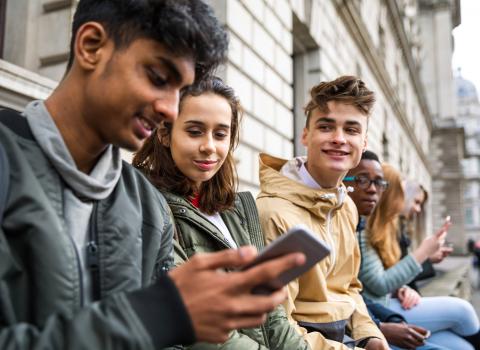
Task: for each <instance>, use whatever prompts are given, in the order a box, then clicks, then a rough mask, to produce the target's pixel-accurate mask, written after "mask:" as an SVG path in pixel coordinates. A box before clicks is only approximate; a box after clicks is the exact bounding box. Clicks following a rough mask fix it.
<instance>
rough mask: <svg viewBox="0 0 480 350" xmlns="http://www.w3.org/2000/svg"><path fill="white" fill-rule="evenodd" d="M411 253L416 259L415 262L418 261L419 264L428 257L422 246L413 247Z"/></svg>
mask: <svg viewBox="0 0 480 350" xmlns="http://www.w3.org/2000/svg"><path fill="white" fill-rule="evenodd" d="M412 255H413V257H414V259H415V260H416V261H417V263H419V264H420V265H421V264H423V263H424V262H425V261H426V260H427V259H428V257H429V254H428V252H427V251H426V250H425V249H423V247H422V246H420V247H418V248H417V249H415V251H414V252H413V253H412Z"/></svg>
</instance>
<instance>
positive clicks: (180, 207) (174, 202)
mask: <svg viewBox="0 0 480 350" xmlns="http://www.w3.org/2000/svg"><path fill="white" fill-rule="evenodd" d="M162 194H163V196H164V197H165V199H166V200H167V203H168V205H169V206H170V209H171V210H172V213H173V215H174V219H175V216H183V217H185V218H188V219H189V222H190V224H192V225H196V226H197V227H199V228H201V229H202V230H203V231H204V232H206V233H207V234H209V235H212V236H214V237H215V239H220V240H222V241H224V243H225V247H226V248H232V247H230V246H229V244H228V242H227V241H226V240H225V239H224V237H223V234H222V233H221V232H220V230H219V229H218V228H217V226H215V225H214V224H213V223H212V222H211V221H210V220H208V219H207V218H206V217H205V216H204V215H203V214H202V213H201V212H200V210H199V209H198V208H196V207H195V206H194V205H193V204H192V203H191V202H190V201H189V200H188V199H187V198H184V197H182V196H180V195H178V194H175V193H172V192H166V191H162ZM233 210H234V211H235V212H236V214H237V215H238V217H239V218H240V220H241V221H242V225H243V220H245V218H242V215H241V214H240V213H239V212H238V209H236V208H234V209H233ZM229 212H230V211H227V212H224V213H220V215H221V216H222V219H223V220H224V222H225V225H226V226H227V228H228V230H229V231H230V234H231V235H232V236H233V238H234V240H235V242H236V243H237V245H238V246H241V245H246V244H251V242H250V240H249V239H248V238H246V236H245V235H242V234H241V233H240V232H238V230H237V229H235V228H234V227H232V226H231V225H230V220H229V218H230V217H231V216H230V215H229V214H228V213H229Z"/></svg>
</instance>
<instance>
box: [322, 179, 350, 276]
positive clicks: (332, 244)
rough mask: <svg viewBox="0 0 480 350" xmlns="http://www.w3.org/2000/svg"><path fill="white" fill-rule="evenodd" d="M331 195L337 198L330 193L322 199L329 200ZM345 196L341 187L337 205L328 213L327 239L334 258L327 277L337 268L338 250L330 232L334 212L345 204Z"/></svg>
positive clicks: (337, 196)
mask: <svg viewBox="0 0 480 350" xmlns="http://www.w3.org/2000/svg"><path fill="white" fill-rule="evenodd" d="M329 195H333V196H335V195H334V194H333V193H328V194H325V195H323V196H322V197H323V198H325V199H327V198H328V197H329ZM345 195H346V193H345V192H343V187H339V188H338V193H337V195H336V196H335V197H336V198H337V205H335V206H334V207H333V208H330V210H329V211H328V213H327V237H328V239H329V241H330V244H331V247H332V249H331V255H330V256H331V257H332V259H331V265H330V268H329V269H328V271H327V276H328V275H330V273H331V272H332V270H333V268H334V267H335V263H336V261H337V256H336V250H335V241H334V240H333V236H332V233H331V232H330V229H331V221H332V213H333V211H334V210H336V209H338V208H339V207H340V206H341V205H342V204H343V200H344V199H345ZM327 196H328V197H327Z"/></svg>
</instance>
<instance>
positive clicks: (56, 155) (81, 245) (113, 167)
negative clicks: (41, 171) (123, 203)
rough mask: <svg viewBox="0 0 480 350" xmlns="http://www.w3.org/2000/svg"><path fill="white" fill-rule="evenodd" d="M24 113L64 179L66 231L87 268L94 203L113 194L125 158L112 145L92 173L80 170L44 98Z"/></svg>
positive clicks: (86, 277) (87, 288) (88, 293)
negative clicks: (122, 159) (89, 231)
mask: <svg viewBox="0 0 480 350" xmlns="http://www.w3.org/2000/svg"><path fill="white" fill-rule="evenodd" d="M24 115H25V116H26V118H27V121H28V124H29V125H30V128H31V130H32V134H33V136H34V137H35V139H36V141H37V142H38V144H39V146H40V148H41V149H42V150H43V152H44V153H45V155H46V156H47V158H48V159H49V160H50V161H51V163H52V165H53V167H54V168H55V169H56V171H57V172H58V173H59V174H60V176H61V178H62V179H63V181H64V182H65V184H66V186H65V190H64V193H63V203H62V204H63V219H64V224H65V225H66V227H67V232H69V234H70V235H71V237H72V238H73V240H74V242H75V245H76V248H77V251H78V253H79V256H80V262H81V267H82V269H83V270H84V271H86V246H87V243H88V241H89V235H88V230H89V222H90V217H91V214H92V209H93V203H94V202H95V201H98V200H101V199H105V198H106V197H108V195H110V193H112V191H113V189H114V187H115V185H116V184H117V182H118V179H119V178H120V174H121V170H122V161H121V157H120V150H119V149H118V148H116V147H113V146H111V145H110V146H109V147H107V149H106V150H105V151H104V152H103V154H102V156H101V157H100V159H99V160H98V161H97V164H96V165H95V166H94V168H93V170H92V171H91V173H90V174H85V173H82V172H81V171H79V170H78V168H77V166H76V164H75V162H74V160H73V158H72V156H71V154H70V151H69V150H68V148H67V146H66V145H65V142H64V140H63V138H62V135H61V134H60V132H59V130H58V128H57V126H56V125H55V122H54V121H53V119H52V117H51V115H50V113H49V112H48V111H47V109H46V107H45V104H44V102H43V101H33V102H31V103H30V104H28V106H27V108H26V109H25V112H24ZM82 275H83V276H84V281H83V282H84V284H83V285H84V286H85V291H84V292H85V293H84V295H85V296H86V301H87V302H88V301H90V300H91V298H92V291H91V281H90V274H89V273H88V272H87V273H83V274H82Z"/></svg>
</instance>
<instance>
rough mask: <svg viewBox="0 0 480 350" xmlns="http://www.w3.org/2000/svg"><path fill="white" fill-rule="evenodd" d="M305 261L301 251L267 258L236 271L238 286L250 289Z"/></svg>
mask: <svg viewBox="0 0 480 350" xmlns="http://www.w3.org/2000/svg"><path fill="white" fill-rule="evenodd" d="M304 263H305V255H304V254H302V253H292V254H287V255H284V256H281V257H278V258H275V259H271V260H268V261H266V262H264V263H261V264H259V265H257V266H254V267H252V268H250V269H247V270H245V271H242V272H236V274H237V277H238V283H239V287H244V288H249V289H252V288H253V287H255V286H258V285H261V284H264V283H266V282H270V281H272V280H275V279H276V278H277V277H278V276H279V275H281V274H282V273H283V272H285V271H288V270H290V269H292V268H294V267H297V266H300V265H303V264H304Z"/></svg>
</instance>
